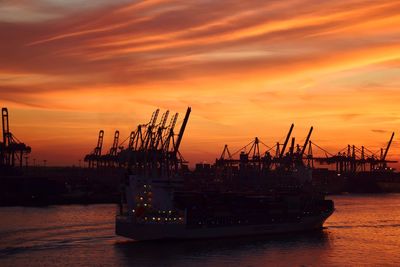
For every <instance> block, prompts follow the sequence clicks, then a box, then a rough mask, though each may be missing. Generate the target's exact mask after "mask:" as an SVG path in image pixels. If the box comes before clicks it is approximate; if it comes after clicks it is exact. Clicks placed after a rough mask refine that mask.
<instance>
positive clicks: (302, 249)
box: [0, 194, 400, 267]
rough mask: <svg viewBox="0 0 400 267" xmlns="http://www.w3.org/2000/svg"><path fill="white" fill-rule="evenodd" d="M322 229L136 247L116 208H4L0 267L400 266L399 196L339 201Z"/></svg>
mask: <svg viewBox="0 0 400 267" xmlns="http://www.w3.org/2000/svg"><path fill="white" fill-rule="evenodd" d="M331 198H332V199H334V201H335V205H336V209H337V210H336V212H335V213H334V215H333V216H332V217H331V218H329V220H328V221H327V222H326V224H325V225H326V227H327V228H326V229H324V230H323V231H321V232H315V233H311V234H310V233H307V234H292V235H284V236H272V237H259V238H240V239H225V240H205V241H184V242H150V243H149V242H147V243H138V242H134V241H130V240H127V239H124V238H120V237H116V236H115V235H114V224H113V223H114V215H115V211H116V207H115V205H89V206H84V205H74V206H51V207H45V208H23V207H6V208H0V266H223V267H227V266H360V265H361V266H365V265H367V266H382V265H384V266H400V194H393V195H362V196H351V195H349V196H335V197H331Z"/></svg>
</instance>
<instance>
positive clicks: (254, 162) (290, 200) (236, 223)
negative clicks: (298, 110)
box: [116, 108, 334, 240]
mask: <svg viewBox="0 0 400 267" xmlns="http://www.w3.org/2000/svg"><path fill="white" fill-rule="evenodd" d="M190 111H191V109H190V108H188V110H187V113H186V116H185V118H184V120H183V123H182V126H181V129H180V131H179V134H178V135H177V136H175V134H174V127H175V124H176V121H177V114H175V115H174V116H173V117H172V119H171V122H170V124H169V126H166V120H167V117H168V112H166V113H164V115H163V116H162V118H161V120H160V122H158V123H157V116H158V113H159V111H158V110H157V111H156V112H154V113H153V116H152V118H151V120H150V122H149V123H148V124H143V125H139V126H138V128H137V130H136V131H135V132H134V133H133V134H132V135H131V139H130V142H129V143H130V145H129V147H128V148H127V149H125V150H123V151H122V152H121V153H120V157H121V159H122V162H127V163H128V164H127V166H126V167H127V170H128V174H127V175H126V176H125V178H124V179H123V180H122V182H121V189H122V190H121V202H120V207H119V214H118V215H117V216H116V233H117V234H118V235H121V236H124V237H128V238H132V239H135V240H156V239H198V238H216V237H234V236H248V235H261V234H277V233H288V232H296V231H307V230H315V229H321V228H322V226H323V223H324V222H325V220H326V219H327V218H328V217H329V216H330V215H331V214H332V213H333V211H334V204H333V202H332V201H331V200H326V199H325V196H324V194H322V193H321V192H318V191H316V189H315V188H314V187H313V186H312V183H311V168H310V167H309V166H306V165H305V164H304V163H303V154H304V151H305V149H306V146H307V144H308V141H309V138H310V135H311V132H312V128H311V130H310V132H309V134H308V136H307V138H306V141H305V143H304V145H303V146H302V147H301V146H299V145H298V146H297V147H295V139H294V138H292V142H291V146H290V147H289V149H288V152H287V153H285V152H286V148H287V145H288V141H289V139H290V135H291V132H292V129H293V125H292V127H291V128H290V131H289V133H288V135H287V137H286V140H285V143H284V144H283V146H282V148H281V149H279V148H278V149H277V151H276V155H277V156H275V157H272V156H271V155H270V154H269V152H266V153H265V154H263V155H260V148H259V144H260V141H259V140H258V138H255V140H254V142H252V143H251V144H249V145H248V146H246V147H245V148H243V149H242V152H241V153H240V157H239V159H234V155H235V153H234V154H232V155H231V154H230V152H229V150H228V147H227V146H225V149H224V152H223V154H222V155H221V157H220V158H219V159H217V160H216V162H215V164H213V165H212V166H210V165H209V164H197V166H196V170H195V171H190V170H189V169H188V167H187V165H186V164H187V162H185V161H184V160H183V159H182V157H181V155H180V153H179V146H180V143H181V141H182V137H183V133H184V130H185V127H186V124H187V121H188V118H189V114H190Z"/></svg>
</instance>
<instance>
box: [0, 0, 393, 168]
mask: <svg viewBox="0 0 400 267" xmlns="http://www.w3.org/2000/svg"><path fill="white" fill-rule="evenodd" d="M399 14H400V3H399V2H397V1H389V0H382V1H364V0H350V1H339V0H334V1H316V0H288V1H261V0H254V1H239V0H234V1H225V0H224V1H208V0H204V1H165V0H157V1H127V0H118V1H111V0H100V1H86V2H82V1H77V0H73V1H63V0H38V1H27V0H19V1H11V0H6V1H2V2H1V3H0V39H1V40H5V41H2V42H0V58H1V61H0V101H1V102H2V103H3V105H7V106H8V107H9V108H10V111H11V114H13V112H14V113H16V115H15V118H13V124H12V125H14V127H16V129H17V130H18V131H20V134H18V136H21V135H22V136H23V137H24V138H21V139H23V140H25V141H26V142H27V143H30V144H31V145H32V147H33V148H34V151H35V147H40V149H38V150H37V151H40V154H39V155H37V156H36V157H48V156H46V155H50V154H51V151H52V149H51V147H52V146H54V145H55V143H57V142H59V143H61V144H63V145H65V144H70V147H71V149H70V152H68V153H69V154H68V153H67V154H68V156H66V155H64V154H63V155H60V156H59V157H58V159H56V161H57V162H55V163H68V162H71V159H72V158H78V157H81V155H80V154H79V153H80V152H82V151H87V150H89V149H91V146H90V144H88V142H89V140H91V139H92V138H91V137H89V136H88V135H96V132H97V131H98V129H99V128H103V127H104V128H105V129H107V132H110V133H111V132H112V131H113V130H115V128H120V129H121V132H122V133H124V134H126V135H128V134H129V131H130V129H132V128H133V126H134V125H135V124H137V123H138V122H142V121H143V120H144V121H146V120H148V118H147V117H148V115H149V114H151V112H152V110H153V109H155V108H156V107H161V108H164V109H167V108H170V109H173V110H177V111H182V112H183V111H184V109H185V107H186V106H188V105H189V106H192V107H193V114H192V116H193V117H192V122H191V124H190V126H189V127H188V132H187V143H185V144H183V149H184V151H183V152H184V154H185V153H188V155H189V156H188V157H187V158H188V159H189V160H191V161H196V160H202V159H201V158H199V156H200V155H201V154H204V155H214V154H218V153H217V152H219V149H220V148H221V147H222V145H223V144H224V143H226V142H228V141H232V142H233V144H234V145H237V146H240V144H241V143H244V142H246V141H247V140H249V139H251V138H252V136H255V135H257V136H259V137H263V140H266V142H271V143H272V142H275V141H276V139H277V138H280V136H281V135H282V136H283V135H284V133H285V132H286V131H287V127H288V125H289V124H290V123H291V122H295V123H296V125H298V133H297V134H298V135H304V132H307V129H308V127H309V126H310V125H314V126H315V127H316V131H315V132H314V135H315V136H314V137H315V139H316V140H320V142H321V143H322V145H326V146H328V147H329V148H331V149H336V148H339V146H342V145H343V144H347V143H350V142H360V144H365V145H372V146H374V145H375V146H379V145H380V144H382V143H383V142H384V140H383V141H382V140H380V138H381V137H382V135H379V134H378V133H380V132H379V131H380V130H379V129H385V131H386V129H387V131H389V132H390V131H392V130H393V131H397V130H398V125H400V124H399V120H400V117H399V116H400V108H399V105H398V103H399V101H400V92H399V86H400V80H399V78H398V77H400V76H399V74H400V68H399V66H400V64H399V62H400V45H399V44H400V15H399ZM27 112H28V113H29V114H30V116H24V115H23V114H26V113H27ZM54 114H56V116H55V115H54ZM35 116H38V117H35ZM71 117H73V118H74V119H73V120H71ZM32 120H34V121H35V124H34V125H32V124H30V121H32ZM88 122H90V123H88ZM45 125H51V127H48V126H45ZM28 126H29V127H28ZM32 127H33V128H34V129H36V130H33V131H32V130H31V129H32ZM40 127H44V129H43V130H42V129H41V128H40ZM28 128H29V129H28ZM296 129H297V128H296ZM371 129H374V130H371ZM376 129H378V130H376ZM44 132H46V133H47V135H48V136H49V137H48V138H49V139H46V140H43V138H42V134H43V133H44ZM368 133H369V134H368ZM374 133H376V134H374ZM69 136H74V138H76V139H75V140H77V141H75V142H74V143H73V144H71V143H70V141H68V140H69ZM247 137H248V138H247ZM224 140H226V141H224ZM327 140H329V141H327ZM46 144H48V147H46ZM72 148H73V149H72ZM394 149H398V148H396V147H394ZM77 151H79V153H78V152H77ZM82 153H83V152H82ZM394 153H395V154H399V153H400V151H397V150H395V151H394ZM55 158H57V157H55ZM212 158H213V157H211V158H210V159H212ZM206 160H209V159H206Z"/></svg>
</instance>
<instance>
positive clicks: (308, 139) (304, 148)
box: [300, 126, 314, 157]
mask: <svg viewBox="0 0 400 267" xmlns="http://www.w3.org/2000/svg"><path fill="white" fill-rule="evenodd" d="M313 129H314V128H313V127H312V126H311V128H310V131H309V132H308V135H307V138H306V141H305V142H304V145H303V148H302V149H301V152H300V157H302V156H303V155H304V152H305V151H306V148H307V145H308V141H310V137H311V133H312V131H313Z"/></svg>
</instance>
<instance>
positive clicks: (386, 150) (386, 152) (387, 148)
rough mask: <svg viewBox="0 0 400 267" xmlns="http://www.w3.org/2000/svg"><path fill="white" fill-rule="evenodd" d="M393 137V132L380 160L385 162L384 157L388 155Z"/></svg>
mask: <svg viewBox="0 0 400 267" xmlns="http://www.w3.org/2000/svg"><path fill="white" fill-rule="evenodd" d="M393 137H394V132H393V133H392V136H391V137H390V140H389V143H388V145H387V147H386V149H385V154H383V157H382V160H386V156H387V154H388V151H389V148H390V145H391V144H392V141H393Z"/></svg>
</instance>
